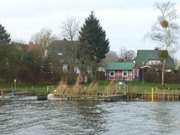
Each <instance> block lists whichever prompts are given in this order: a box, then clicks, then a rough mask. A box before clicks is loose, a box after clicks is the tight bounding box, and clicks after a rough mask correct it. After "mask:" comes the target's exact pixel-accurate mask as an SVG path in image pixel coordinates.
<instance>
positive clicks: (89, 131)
mask: <svg viewBox="0 0 180 135" xmlns="http://www.w3.org/2000/svg"><path fill="white" fill-rule="evenodd" d="M140 134H141V135H180V103H179V102H157V103H151V102H113V103H108V102H99V103H98V102H62V101H36V100H34V99H33V98H31V97H28V98H15V99H11V100H0V135H140Z"/></svg>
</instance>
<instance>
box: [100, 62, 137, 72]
mask: <svg viewBox="0 0 180 135" xmlns="http://www.w3.org/2000/svg"><path fill="white" fill-rule="evenodd" d="M103 67H104V68H105V69H106V70H132V69H133V67H134V63H133V62H113V63H109V64H105V65H104V66H103Z"/></svg>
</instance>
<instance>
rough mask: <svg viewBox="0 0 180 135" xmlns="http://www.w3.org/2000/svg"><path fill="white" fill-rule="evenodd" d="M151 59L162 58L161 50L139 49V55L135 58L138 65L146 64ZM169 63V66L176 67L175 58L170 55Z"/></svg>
mask: <svg viewBox="0 0 180 135" xmlns="http://www.w3.org/2000/svg"><path fill="white" fill-rule="evenodd" d="M149 60H161V59H160V50H138V51H137V56H136V58H135V61H136V65H144V64H146V62H148V61H149ZM167 65H168V66H169V67H174V61H173V59H172V58H171V57H170V56H168V58H167Z"/></svg>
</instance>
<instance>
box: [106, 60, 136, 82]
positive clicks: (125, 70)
mask: <svg viewBox="0 0 180 135" xmlns="http://www.w3.org/2000/svg"><path fill="white" fill-rule="evenodd" d="M134 65H135V64H134V63H133V62H113V63H109V64H105V65H104V66H103V67H104V70H105V77H106V80H125V81H131V80H133V79H134V78H135V74H134V73H135V70H134Z"/></svg>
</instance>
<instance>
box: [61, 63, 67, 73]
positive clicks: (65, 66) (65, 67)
mask: <svg viewBox="0 0 180 135" xmlns="http://www.w3.org/2000/svg"><path fill="white" fill-rule="evenodd" d="M62 69H63V72H67V71H68V65H67V64H63V67H62Z"/></svg>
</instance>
